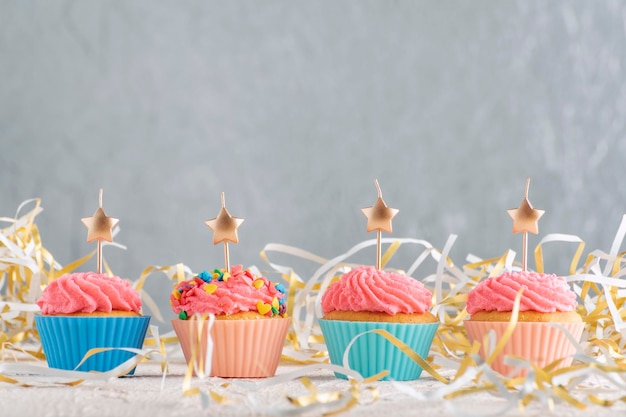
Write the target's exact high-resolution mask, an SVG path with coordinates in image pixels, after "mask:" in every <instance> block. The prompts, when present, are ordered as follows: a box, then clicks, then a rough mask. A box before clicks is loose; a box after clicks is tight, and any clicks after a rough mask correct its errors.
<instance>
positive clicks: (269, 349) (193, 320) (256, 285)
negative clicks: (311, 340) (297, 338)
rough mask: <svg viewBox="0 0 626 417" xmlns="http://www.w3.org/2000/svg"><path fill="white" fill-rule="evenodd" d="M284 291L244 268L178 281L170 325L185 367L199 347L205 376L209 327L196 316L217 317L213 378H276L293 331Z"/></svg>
mask: <svg viewBox="0 0 626 417" xmlns="http://www.w3.org/2000/svg"><path fill="white" fill-rule="evenodd" d="M284 293H285V288H284V287H283V285H282V284H277V283H273V282H271V281H269V280H268V279H267V278H265V277H263V276H258V275H255V274H253V273H252V272H250V271H249V270H247V269H246V270H244V269H243V268H242V266H241V265H237V266H234V267H232V269H231V271H230V273H229V272H226V271H224V270H223V269H219V270H214V271H213V272H212V273H209V272H207V271H203V272H202V273H200V274H198V275H197V276H195V277H194V278H193V279H190V280H187V281H183V282H180V283H178V284H177V285H176V287H175V288H174V291H173V292H172V294H171V295H170V303H171V305H172V310H173V311H174V312H175V313H177V314H178V317H179V318H178V319H174V320H172V325H173V326H174V331H175V332H176V334H177V336H178V338H179V339H180V344H181V347H182V349H183V354H184V356H185V359H186V360H187V362H189V361H190V360H191V358H192V354H193V349H194V343H195V341H197V340H200V341H201V344H200V346H197V347H196V348H197V352H196V355H195V358H196V369H199V370H200V371H201V372H202V373H204V370H205V368H204V366H203V363H202V362H203V360H204V357H205V356H204V354H205V352H206V349H207V329H208V326H207V324H208V323H207V322H206V321H205V322H204V323H201V326H202V334H201V336H200V338H199V337H198V321H197V320H198V316H201V315H203V314H204V315H206V314H214V315H215V322H214V323H213V325H212V327H211V331H210V334H211V338H212V341H213V355H212V359H211V372H210V373H209V374H210V376H220V377H239V378H258V377H267V376H273V375H274V374H275V373H276V368H277V367H278V362H279V361H280V356H281V353H282V348H283V345H284V343H285V337H286V336H287V330H288V329H289V319H288V318H286V314H285V312H286V304H285V298H284V297H285V294H284Z"/></svg>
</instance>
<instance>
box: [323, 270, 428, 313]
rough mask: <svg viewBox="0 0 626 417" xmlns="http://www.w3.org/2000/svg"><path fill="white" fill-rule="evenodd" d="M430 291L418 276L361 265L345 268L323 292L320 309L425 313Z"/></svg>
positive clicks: (325, 310)
mask: <svg viewBox="0 0 626 417" xmlns="http://www.w3.org/2000/svg"><path fill="white" fill-rule="evenodd" d="M431 297H432V293H431V292H430V291H429V290H428V289H427V288H426V287H424V285H423V284H422V283H421V282H419V281H418V280H416V279H414V278H411V277H408V276H406V275H402V274H398V273H395V272H386V271H379V270H377V269H376V268H374V267H373V266H360V267H357V268H354V269H353V270H351V271H349V272H346V273H345V274H343V275H342V276H341V278H340V279H339V281H338V282H336V283H334V284H332V285H330V287H328V290H327V291H326V292H325V293H324V295H323V296H322V311H323V312H324V313H329V312H331V311H334V310H339V311H371V312H384V313H387V314H396V313H420V314H422V313H425V312H427V311H428V310H429V309H430V303H431Z"/></svg>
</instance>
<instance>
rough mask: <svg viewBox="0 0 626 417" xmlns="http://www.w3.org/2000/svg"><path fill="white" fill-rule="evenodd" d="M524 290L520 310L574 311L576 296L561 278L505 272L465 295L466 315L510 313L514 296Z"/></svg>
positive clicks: (480, 284)
mask: <svg viewBox="0 0 626 417" xmlns="http://www.w3.org/2000/svg"><path fill="white" fill-rule="evenodd" d="M520 288H523V289H524V292H523V293H522V297H521V302H520V311H538V312H541V313H554V312H555V311H563V312H565V311H573V310H574V309H575V308H576V305H577V302H576V293H575V292H574V291H572V290H571V288H570V287H569V284H568V283H567V281H566V280H565V278H563V277H559V276H556V275H554V274H540V273H537V272H529V271H521V272H505V273H503V274H502V275H500V276H497V277H491V278H487V279H485V280H483V281H481V282H479V283H478V285H476V287H474V289H472V290H471V291H470V292H469V293H468V295H467V312H468V313H469V314H474V313H476V312H478V311H494V310H495V311H513V304H514V302H515V296H516V295H517V292H518V291H519V290H520Z"/></svg>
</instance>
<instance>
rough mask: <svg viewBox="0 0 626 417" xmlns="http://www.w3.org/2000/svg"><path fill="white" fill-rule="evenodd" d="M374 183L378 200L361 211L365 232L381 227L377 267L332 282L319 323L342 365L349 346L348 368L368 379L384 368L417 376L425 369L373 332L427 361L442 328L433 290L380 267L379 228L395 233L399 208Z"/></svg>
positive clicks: (395, 375) (398, 375)
mask: <svg viewBox="0 0 626 417" xmlns="http://www.w3.org/2000/svg"><path fill="white" fill-rule="evenodd" d="M374 183H375V185H376V189H377V191H378V199H377V200H376V202H375V203H374V205H373V206H371V207H367V208H364V209H362V211H363V213H364V214H365V216H366V217H367V231H368V232H370V231H373V230H376V231H377V245H376V266H375V267H374V266H359V267H357V268H354V269H352V270H350V271H348V272H346V273H345V274H343V275H342V276H341V277H340V279H339V281H338V282H335V283H333V284H331V285H330V286H329V287H328V289H327V290H326V292H324V294H323V295H322V300H321V303H322V312H323V317H321V318H320V320H319V323H320V328H321V329H322V334H323V335H324V340H325V342H326V346H327V348H328V355H329V357H330V361H331V362H332V363H333V364H335V365H343V364H344V363H343V357H344V355H345V352H346V350H347V349H348V347H349V348H350V351H349V352H348V365H349V366H350V369H353V370H356V371H357V372H359V373H360V374H361V375H362V376H363V377H365V378H368V377H370V376H373V375H376V374H378V373H380V372H381V371H385V370H386V371H389V373H388V374H387V376H385V377H384V378H383V379H390V380H398V381H406V380H412V379H417V378H419V376H420V375H421V373H422V368H421V367H420V366H419V365H418V364H417V363H416V362H414V361H413V360H412V359H411V358H410V357H409V356H407V355H406V354H405V353H403V352H402V351H401V350H400V349H399V348H397V347H396V346H395V345H393V344H392V343H391V342H390V341H389V340H387V339H386V338H385V337H382V336H381V335H378V334H375V333H371V331H373V330H385V331H387V332H389V333H390V334H391V335H392V336H395V337H396V338H397V339H399V340H400V341H402V342H403V343H405V344H406V345H407V346H408V347H409V348H411V349H412V350H413V351H414V352H416V353H417V354H418V355H419V356H420V357H421V358H422V359H424V360H426V358H427V357H428V352H429V350H430V346H431V344H432V341H433V338H434V336H435V333H436V332H437V328H438V327H439V320H438V319H437V318H436V317H435V316H434V315H432V314H431V313H430V312H429V311H428V310H429V309H430V307H431V299H432V294H431V292H430V291H429V290H428V289H427V288H426V287H424V285H423V284H422V283H421V282H419V281H417V280H416V279H414V278H411V277H408V276H406V275H402V274H400V273H396V272H387V271H383V270H382V268H381V232H382V231H386V232H388V233H391V231H392V227H391V219H393V217H394V216H395V215H396V214H397V213H398V210H397V209H392V208H389V207H387V205H386V204H385V202H384V200H383V198H382V193H381V190H380V186H379V185H378V181H375V182H374ZM365 332H370V333H366V334H363V333H365ZM359 335H360V336H359ZM356 336H359V337H358V338H357V339H354V338H355V337H356ZM353 339H354V340H355V341H354V343H353V344H352V345H351V346H350V343H351V341H352V340H353ZM336 375H337V376H338V377H340V378H346V376H345V375H343V374H339V373H337V374H336Z"/></svg>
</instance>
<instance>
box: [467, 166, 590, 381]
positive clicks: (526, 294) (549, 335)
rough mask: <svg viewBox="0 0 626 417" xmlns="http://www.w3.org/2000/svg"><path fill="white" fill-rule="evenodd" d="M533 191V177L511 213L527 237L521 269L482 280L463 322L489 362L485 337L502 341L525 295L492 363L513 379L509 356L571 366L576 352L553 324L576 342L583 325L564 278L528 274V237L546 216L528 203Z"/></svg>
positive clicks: (515, 230)
mask: <svg viewBox="0 0 626 417" xmlns="http://www.w3.org/2000/svg"><path fill="white" fill-rule="evenodd" d="M529 187H530V178H528V179H527V180H526V189H525V192H524V199H523V200H522V203H521V204H520V205H519V207H517V208H514V209H510V210H507V212H508V214H509V216H511V218H512V219H513V233H523V239H522V270H521V271H519V272H504V273H503V274H501V275H500V276H497V277H490V278H487V279H486V280H484V281H481V282H479V283H478V285H476V287H474V288H473V289H472V290H471V291H470V292H469V293H468V295H467V307H466V308H467V312H468V313H469V314H470V319H469V320H466V321H465V322H464V324H465V329H466V330H467V335H468V337H469V339H470V341H471V342H472V343H473V342H478V343H480V344H481V350H480V355H481V357H482V358H483V359H487V358H489V357H490V353H489V352H487V351H486V348H485V346H483V345H482V344H483V342H484V340H485V336H486V335H487V333H488V332H490V331H493V332H494V333H495V336H496V339H497V340H500V339H501V338H502V336H503V335H504V333H505V331H506V329H507V327H508V326H509V322H510V320H511V317H512V311H513V307H514V304H515V299H516V297H517V295H518V294H519V293H520V292H521V299H520V306H519V314H518V318H517V323H516V325H515V328H514V331H513V333H512V335H511V337H510V339H509V340H508V341H507V342H506V344H505V345H504V347H503V349H502V351H500V353H499V354H498V355H497V356H496V358H495V360H494V362H493V363H492V364H491V366H492V368H493V369H494V370H496V371H498V372H500V373H501V374H504V375H510V376H516V375H515V371H514V369H515V368H514V367H511V366H509V365H507V364H505V363H504V358H505V357H506V356H508V355H513V356H520V357H522V358H525V359H527V360H528V361H529V362H530V363H532V364H533V365H535V366H537V367H545V366H547V365H549V364H551V363H553V362H555V361H559V362H558V365H557V366H556V368H557V369H558V368H562V367H566V366H569V365H570V364H571V362H572V355H573V354H574V353H575V352H576V348H575V346H573V345H572V343H571V342H570V341H569V339H568V338H567V336H566V334H565V333H564V332H563V331H562V330H560V329H558V328H557V327H555V326H552V325H550V324H551V323H554V324H558V325H560V326H561V327H562V328H563V329H564V330H565V331H567V332H569V333H570V334H571V335H572V337H573V338H574V339H575V340H577V341H580V338H581V336H582V332H583V329H584V327H585V325H584V323H583V321H582V318H581V317H580V316H579V315H578V313H576V312H575V311H574V310H575V309H576V306H577V302H576V293H574V291H572V289H571V288H570V287H569V285H568V283H567V281H566V280H565V278H563V277H559V276H556V275H554V274H544V273H537V272H528V271H527V268H526V264H527V262H526V259H527V252H528V247H527V245H528V233H533V234H537V233H539V226H538V222H539V219H540V218H541V216H543V214H544V213H545V212H544V211H543V210H538V209H535V208H534V207H533V206H532V204H531V203H530V201H529V199H528V189H529ZM491 348H492V349H493V348H494V346H492V347H491ZM527 373H528V371H527V370H525V369H522V370H520V371H519V372H517V373H516V374H517V375H521V376H525V375H526V374H527Z"/></svg>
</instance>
